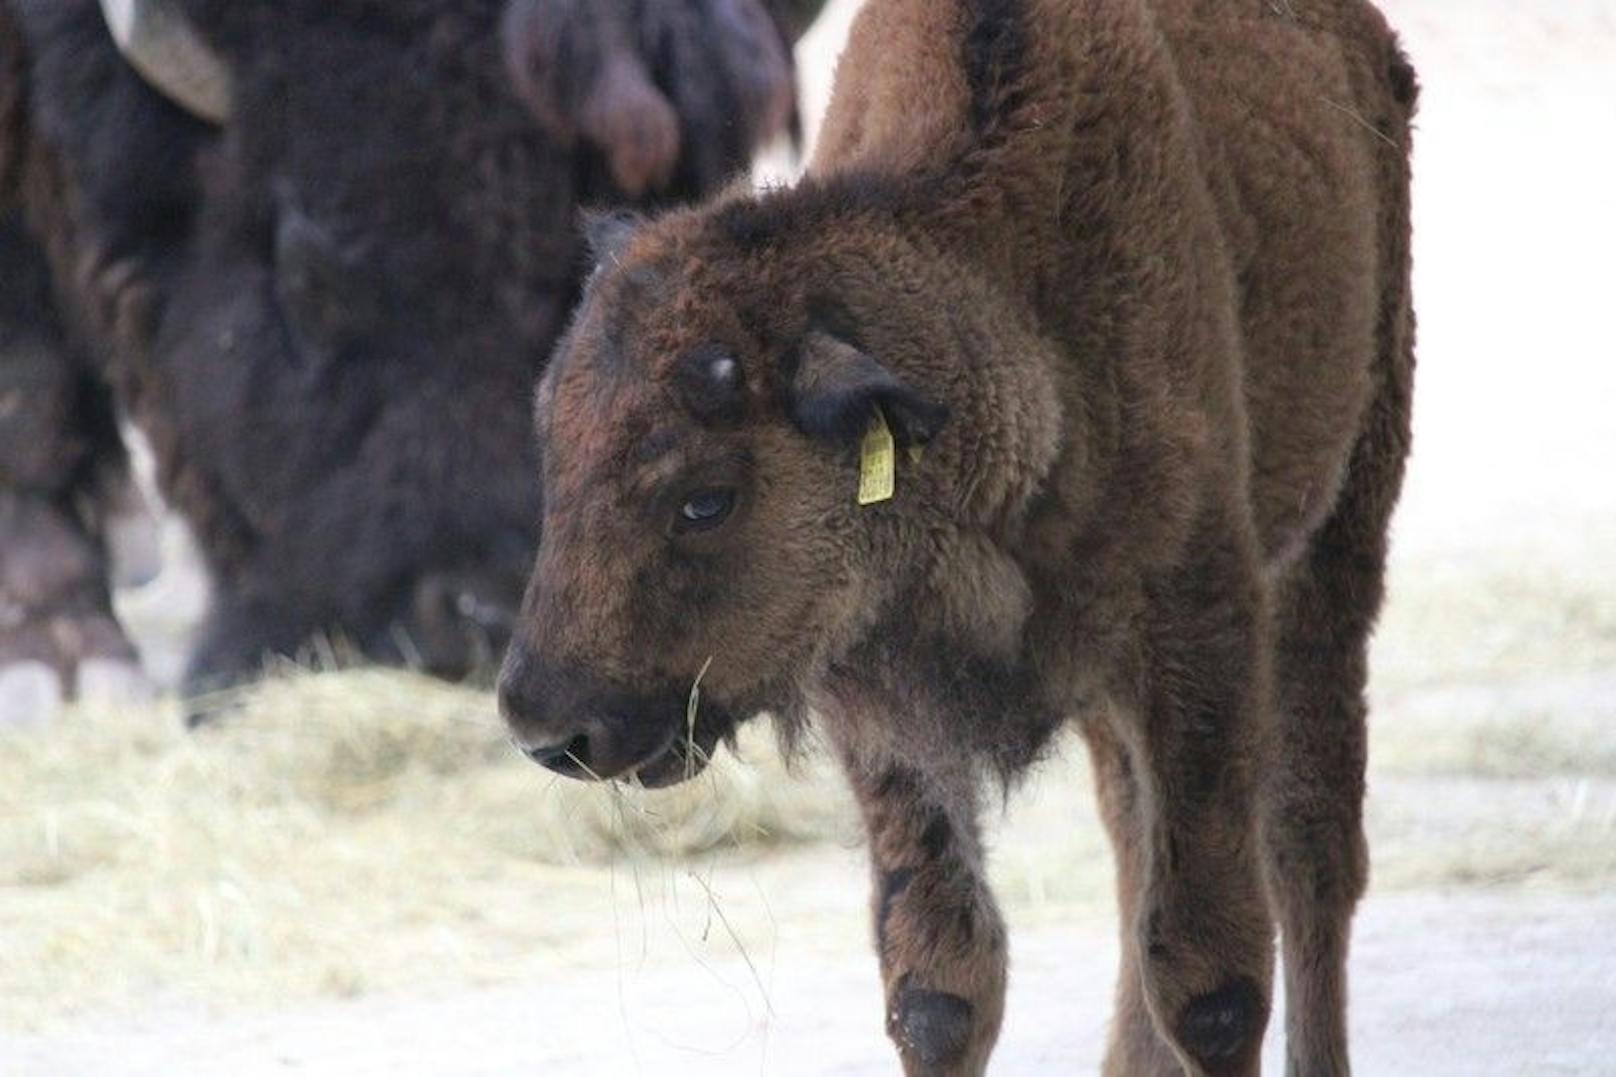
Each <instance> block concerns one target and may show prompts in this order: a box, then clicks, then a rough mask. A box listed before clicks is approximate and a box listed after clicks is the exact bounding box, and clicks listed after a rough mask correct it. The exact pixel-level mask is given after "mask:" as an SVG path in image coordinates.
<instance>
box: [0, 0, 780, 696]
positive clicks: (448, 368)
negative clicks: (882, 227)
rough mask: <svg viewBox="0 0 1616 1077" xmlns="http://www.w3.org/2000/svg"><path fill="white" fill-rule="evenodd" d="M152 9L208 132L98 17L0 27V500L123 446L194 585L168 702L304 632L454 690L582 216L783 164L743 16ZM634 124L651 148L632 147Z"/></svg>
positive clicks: (572, 284) (513, 496)
mask: <svg viewBox="0 0 1616 1077" xmlns="http://www.w3.org/2000/svg"><path fill="white" fill-rule="evenodd" d="M171 2H174V3H177V4H179V6H180V8H181V9H182V10H183V12H184V13H185V15H186V16H187V18H188V19H189V22H190V24H191V25H192V26H193V27H194V28H195V29H196V31H197V32H198V34H199V36H200V39H201V40H202V41H203V42H204V43H205V46H206V47H207V48H209V49H211V50H212V52H213V53H214V54H215V55H216V56H217V57H218V58H220V59H222V61H223V64H224V66H225V68H226V69H227V70H228V71H229V73H230V102H231V104H230V109H229V115H228V118H227V119H226V120H225V121H224V122H223V123H222V125H215V124H214V123H211V122H208V121H205V120H203V119H199V118H197V117H196V116H193V115H192V114H190V113H189V112H187V111H186V109H185V108H183V107H181V106H180V105H179V104H176V103H175V101H173V100H170V99H169V98H168V97H165V96H164V95H163V94H161V93H159V92H158V91H157V90H155V89H154V88H153V86H152V85H150V84H148V82H147V81H146V80H145V79H143V78H142V77H141V76H140V75H139V74H137V73H136V71H135V70H134V68H133V67H131V65H130V63H129V62H127V61H126V59H125V58H124V56H123V55H121V54H120V52H119V51H118V49H117V47H116V46H115V44H114V42H113V40H112V38H111V36H110V35H109V32H108V29H107V25H106V23H105V21H104V19H103V16H102V13H101V10H100V8H99V6H98V4H97V3H96V2H95V0H0V214H3V216H0V264H3V265H4V266H5V268H6V273H7V280H6V289H5V290H6V291H7V292H8V293H12V294H10V295H8V296H7V298H6V299H5V300H3V302H5V303H6V306H5V307H4V309H0V319H3V320H4V324H5V329H4V330H3V332H5V333H6V334H7V335H6V337H5V338H4V339H5V340H6V341H8V342H10V341H13V340H16V339H21V338H24V337H26V338H28V339H29V340H48V345H47V350H50V349H55V350H54V352H53V353H52V354H53V355H54V356H55V359H53V362H56V363H57V366H56V367H53V368H52V370H51V372H49V373H42V372H41V369H42V368H39V361H38V352H39V349H38V348H37V347H34V346H32V345H30V346H29V347H14V346H12V344H11V343H7V344H6V345H5V346H4V347H3V348H0V364H3V365H0V384H11V383H13V382H24V381H28V379H36V378H41V377H43V378H45V379H46V380H47V381H48V382H49V384H48V386H46V385H44V384H43V383H41V385H40V386H39V387H37V389H29V390H28V392H27V394H26V395H27V396H28V399H29V401H30V404H29V407H28V408H27V409H23V410H21V411H18V412H16V413H15V414H11V413H8V414H4V415H0V451H4V452H5V453H6V458H5V459H3V460H0V482H3V483H4V484H6V486H7V488H9V489H11V490H13V491H15V492H17V493H18V494H21V493H22V492H23V491H24V487H30V488H32V487H40V489H38V490H35V491H34V493H35V494H37V495H38V496H40V497H44V498H45V499H46V500H47V501H50V502H51V503H53V504H65V503H69V502H83V501H84V500H85V499H84V497H83V496H82V493H81V491H80V487H81V485H82V480H83V476H84V475H86V474H88V473H89V472H92V471H94V470H95V469H96V466H97V465H96V464H95V463H94V461H97V460H99V459H102V458H111V459H113V460H114V461H115V464H116V462H117V461H121V450H120V449H119V448H118V447H117V440H116V438H115V437H112V436H110V434H111V432H114V431H115V427H116V417H117V416H118V415H120V414H121V415H123V416H126V417H127V418H128V419H129V420H131V421H132V422H133V423H134V425H135V426H137V427H138V428H139V429H140V430H141V431H142V432H143V433H144V434H145V436H146V438H147V439H148V440H149V442H150V444H151V446H152V448H153V451H154V455H155V458H156V465H157V477H158V481H159V485H160V487H161V489H162V492H163V493H164V494H165V495H166V497H167V498H168V500H169V501H170V502H171V503H172V505H173V506H174V507H175V508H176V509H177V510H178V511H179V512H180V513H181V514H182V515H183V516H184V518H185V519H186V521H187V522H188V523H189V525H190V527H191V529H192V531H193V532H194V534H195V536H196V539H197V541H198V545H199V547H200V549H201V552H202V555H203V557H204V559H205V562H206V567H207V569H208V572H209V575H210V577H211V582H212V601H211V608H210V612H209V614H208V617H207V620H206V623H205V625H204V627H203V629H202V631H201V635H200V637H199V638H198V640H197V641H196V644H195V648H194V652H193V654H192V657H191V661H190V665H189V673H188V681H189V683H191V684H192V685H193V686H198V687H200V686H206V685H209V684H214V683H221V682H225V681H231V680H234V679H237V678H240V677H242V676H245V675H248V674H250V673H251V672H253V671H254V670H256V669H257V668H258V666H259V663H260V662H261V660H262V658H263V656H264V655H265V654H268V653H280V654H291V653H294V652H295V651H296V650H297V649H298V648H299V647H300V646H301V645H303V644H304V643H305V641H307V640H308V639H309V638H310V637H311V636H312V635H314V634H317V633H328V634H330V635H332V636H335V637H340V638H341V639H343V640H346V641H347V642H348V643H349V644H351V645H353V646H356V647H357V648H358V649H359V650H361V651H362V652H363V653H365V654H367V655H369V656H371V657H374V658H378V659H382V660H388V661H408V662H412V663H418V664H420V665H421V666H423V667H424V668H426V669H428V670H431V671H433V672H436V673H440V674H443V675H445V676H460V675H463V674H465V673H466V672H468V671H469V670H471V669H473V668H474V667H476V666H478V665H479V664H480V663H481V662H483V661H484V660H485V659H486V658H487V657H488V656H490V655H493V654H496V653H497V652H498V650H499V648H500V647H501V646H502V644H503V641H504V638H505V636H506V635H507V634H508V630H509V625H510V623H511V618H512V616H513V614H514V610H515V607H516V605H517V601H518V599H519V597H520V592H521V583H522V580H523V578H524V576H525V572H526V568H527V566H528V564H529V563H530V562H531V559H532V555H533V550H534V547H535V544H536V539H537V534H536V528H537V523H538V518H539V501H540V498H539V485H538V482H537V479H536V475H537V461H536V459H535V457H534V450H533V447H532V444H531V435H530V429H529V415H530V401H531V386H532V383H533V380H534V378H535V376H536V375H537V374H538V372H539V370H540V368H541V365H542V364H543V362H544V359H545V357H546V356H547V355H548V353H549V351H550V349H551V346H552V344H553V343H554V340H555V338H556V336H557V335H558V333H559V332H560V330H561V328H562V325H563V323H564V321H565V319H566V317H567V315H568V311H569V310H570V308H571V306H572V304H573V302H574V300H575V298H576V295H577V293H578V289H579V279H580V276H581V273H582V271H583V270H584V268H586V266H585V262H586V259H585V258H584V256H583V253H582V239H581V237H580V235H579V230H578V227H577V218H578V215H579V210H580V207H583V206H590V205H597V204H598V205H616V204H621V203H624V202H628V201H632V202H634V203H635V204H638V205H641V206H656V205H663V204H670V203H679V202H683V201H688V200H691V199H694V198H696V197H697V196H699V195H702V194H704V193H706V192H709V191H711V190H713V189H715V188H716V187H717V185H719V184H720V183H721V182H723V181H725V180H726V179H728V178H729V177H730V176H731V175H732V174H733V173H735V172H736V171H737V170H739V169H740V168H742V167H743V166H744V165H745V163H746V160H747V156H748V154H749V153H750V152H751V151H752V150H753V149H755V148H756V146H757V145H758V144H759V143H760V142H761V141H763V140H765V139H767V138H770V137H774V136H775V135H777V134H780V133H782V132H783V131H784V129H785V125H786V123H787V120H788V119H789V113H790V104H791V67H790V50H789V41H788V40H787V39H786V38H785V37H784V36H783V31H782V30H781V29H780V25H782V24H779V23H777V22H776V21H775V20H774V19H773V18H772V16H771V15H770V14H768V13H767V11H766V9H765V8H763V7H760V6H758V3H757V0H679V2H669V3H646V2H641V0H609V2H592V3H590V4H587V5H576V4H571V3H568V2H565V0H545V2H527V0H514V2H513V3H511V4H507V3H506V2H505V0H388V2H385V3H384V2H380V0H340V2H331V0H285V2H282V3H276V4H243V3H239V2H235V0H171ZM546 20H548V21H549V25H550V28H551V29H552V30H555V31H556V32H557V33H558V34H559V35H560V36H559V37H557V38H555V39H553V40H551V39H547V40H550V45H551V46H553V51H552V52H550V53H544V52H543V49H541V48H540V47H539V46H538V45H537V44H536V43H535V40H534V38H533V35H532V31H533V30H534V28H535V27H536V26H537V25H538V24H540V23H543V22H545V21H546ZM513 68H514V71H513ZM541 68H542V70H540V69H541ZM602 79H604V83H603V82H602ZM625 80H626V81H625ZM623 86H631V89H629V90H623V89H622V87H623ZM602 94H604V96H602ZM653 102H656V103H658V104H652V103H653ZM646 109H649V111H650V112H651V113H655V114H656V116H657V117H658V118H659V119H658V122H662V123H665V124H667V125H671V127H672V129H673V131H672V134H671V136H668V137H664V136H662V135H658V136H656V139H653V142H652V144H650V149H649V150H647V149H646V148H645V145H644V144H642V143H643V137H642V136H644V133H645V131H646V130H649V127H648V123H649V121H646V120H645V119H644V117H643V116H641V115H640V112H641V111H644V110H646ZM648 114H649V113H648ZM650 126H655V125H654V124H650ZM657 139H660V141H658V140H657ZM20 264H26V272H24V273H23V275H22V276H20V277H18V278H17V279H18V280H21V281H22V282H23V283H24V284H25V285H26V291H25V292H13V276H12V274H13V272H14V271H15V270H14V267H16V266H17V265H20ZM41 266H43V267H46V268H45V269H44V270H41V268H40V267H41ZM46 292H48V293H49V295H50V302H46V301H45V299H44V298H43V296H44V294H45V293H46ZM19 296H26V300H25V301H21V302H16V301H13V300H14V299H17V298H18V297H19ZM30 356H34V358H33V359H30V358H29V357H30ZM30 364H32V365H30ZM30 384H32V383H30ZM109 389H110V392H109ZM24 411H26V412H27V413H26V414H24V413H23V412H24ZM86 460H88V461H90V463H85V462H84V461H86ZM118 467H121V464H116V466H115V467H114V468H113V470H117V469H118ZM30 496H34V495H33V494H30ZM81 529H82V530H84V532H85V534H86V536H87V537H88V538H89V539H90V540H91V542H92V545H93V544H96V543H102V542H104V536H102V535H100V534H98V533H97V532H96V530H95V525H94V521H93V520H90V521H89V522H86V523H84V524H83V525H82V527H81ZM3 556H5V554H4V552H3V551H0V557H3ZM102 590H103V591H104V590H105V588H104V586H103V587H102Z"/></svg>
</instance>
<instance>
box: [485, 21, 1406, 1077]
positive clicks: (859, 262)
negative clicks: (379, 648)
mask: <svg viewBox="0 0 1616 1077" xmlns="http://www.w3.org/2000/svg"><path fill="white" fill-rule="evenodd" d="M1413 103H1414V76H1413V72H1412V70H1411V69H1410V68H1409V66H1408V64H1407V62H1406V60H1405V59H1404V58H1403V56H1402V54H1401V53H1400V51H1399V50H1398V47H1397V44H1396V41H1395V38H1394V37H1393V35H1392V34H1391V32H1390V31H1389V30H1388V29H1387V27H1386V24H1385V22H1384V20H1383V19H1382V18H1381V16H1380V15H1379V13H1378V12H1376V11H1375V10H1374V9H1373V8H1371V7H1370V6H1369V5H1368V4H1367V3H1363V2H1361V0H1330V2H1323V0H1317V2H1310V3H1306V4H1303V3H1297V4H1287V5H1270V4H1264V3H1259V2H1255V0H1254V2H1252V3H1250V4H1247V5H1243V6H1241V5H1207V4H1202V3H1196V2H1193V0H1099V2H1095V3H1089V4H1069V3H1063V2H1060V0H947V2H937V0H871V3H869V4H868V6H867V7H866V8H865V9H864V11H863V12H862V14H861V15H860V16H859V19H858V22H857V23H856V24H855V27H854V31H853V35H852V40H851V44H850V46H849V49H848V52H847V53H846V55H845V57H844V59H843V61H842V64H841V67H840V69H839V71H838V77H837V87H836V92H835V96H834V99H833V101H832V104H831V109H830V113H829V116H828V119H827V122H826V126H825V133H824V135H823V140H822V143H821V145H820V148H819V151H818V154H817V156H816V158H815V161H814V163H813V166H812V168H811V170H810V174H809V176H808V177H807V178H806V179H805V180H804V181H803V182H802V183H801V184H799V185H798V186H797V187H796V188H794V189H792V190H789V191H778V192H769V193H765V194H762V195H750V194H746V193H739V192H737V193H732V194H731V195H730V196H729V197H727V198H724V199H721V200H719V201H718V202H716V203H713V204H711V205H709V206H706V207H704V208H701V209H698V210H694V211H686V212H682V213H676V214H672V215H669V216H666V217H663V218H661V219H659V220H657V221H655V222H653V223H650V224H645V225H635V224H633V223H632V222H630V223H624V222H621V221H619V222H615V224H614V225H613V227H611V228H609V229H607V230H606V233H607V234H606V236H605V238H604V240H603V242H602V243H601V249H600V255H601V259H600V260H601V268H600V269H599V270H598V271H597V273H596V276H595V278H594V279H593V280H592V282H591V283H590V285H589V286H588V287H587V288H586V291H585V298H584V302H583V305H582V307H581V309H580V312H579V315H578V317H577V319H576V321H575V324H574V326H573V328H572V329H571V330H570V332H569V334H568V336H567V337H566V338H565V339H564V340H563V342H562V344H561V346H560V348H559V350H558V352H557V355H556V358H555V360H554V362H553V364H552V366H551V368H550V370H549V371H548V373H547V374H546V377H545V379H544V381H543V383H542V384H541V387H540V394H539V406H538V421H539V431H540V439H541V443H542V445H543V459H544V468H545V490H546V495H545V496H546V503H545V513H544V518H545V524H544V537H543V541H542V544H541V548H540V551H539V557H538V563H537V565H536V567H535V571H534V575H533V578H532V581H531V583H530V586H529V591H528V596H527V600H526V604H525V606H524V611H523V618H522V622H521V625H520V627H519V629H518V632H517V639H516V642H515V644H514V645H513V647H512V650H511V653H510V656H509V658H508V660H507V665H506V672H505V675H504V678H503V683H502V698H503V703H504V706H505V710H506V713H507V716H508V718H509V720H510V722H511V724H512V727H513V730H514V732H515V734H516V736H517V738H518V740H519V741H520V742H521V743H522V744H523V745H524V746H525V747H527V748H528V749H529V751H530V753H531V754H534V755H535V757H536V758H538V759H540V760H541V761H542V762H545V763H546V764H547V765H551V766H554V767H556V768H557V769H562V770H564V771H568V772H571V773H579V774H581V773H586V772H588V773H594V774H595V775H596V776H598V777H611V776H614V775H617V774H624V773H629V772H634V771H636V770H638V772H640V773H642V774H645V773H649V774H651V776H652V777H653V778H655V779H657V780H666V779H667V778H668V775H669V774H670V773H671V772H673V771H675V770H676V769H677V765H678V764H679V763H680V762H681V759H680V756H681V754H682V756H683V760H682V761H683V763H684V766H685V768H686V769H687V770H688V769H690V767H691V766H692V760H694V761H695V762H699V758H700V756H701V754H702V753H703V752H704V751H705V750H708V749H710V747H711V745H712V744H713V743H714V742H715V741H716V740H717V739H718V738H719V737H721V736H722V735H723V734H724V733H725V732H727V730H728V728H729V727H730V725H731V724H732V718H731V716H745V715H747V714H751V713H755V712H757V711H759V710H765V709H767V710H772V711H774V712H775V713H776V714H777V715H779V716H781V717H782V719H783V720H784V721H785V723H786V724H787V726H788V728H789V727H791V726H793V725H795V724H796V723H800V722H801V721H802V720H803V719H804V716H805V715H806V714H807V713H809V712H810V711H812V712H814V713H816V714H817V716H818V719H819V722H820V725H821V727H822V728H823V731H824V732H825V734H826V736H827V737H828V739H829V740H830V741H831V742H832V743H833V744H834V745H835V747H836V748H837V750H838V752H839V754H840V755H841V757H842V759H843V760H844V763H845V765H846V769H847V773H848V776H849V778H850V780H851V782H852V785H853V788H854V790H855V793H856V795H857V797H858V800H859V803H860V805H861V807H862V810H863V813H864V817H865V820H866V823H867V826H868V829H869V834H870V845H871V856H872V861H873V865H874V877H875V890H876V893H875V900H874V913H875V920H876V941H877V947H878V951H879V955H880V959H881V968H882V975H883V980H884V983H885V985H886V990H887V1001H888V1028H889V1031H890V1033H891V1035H892V1037H893V1040H894V1042H895V1044H896V1045H897V1047H898V1050H899V1054H900V1056H901V1058H902V1060H903V1065H904V1068H905V1071H906V1072H908V1073H911V1074H918V1073H926V1074H969V1073H979V1072H981V1071H982V1070H983V1068H984V1067H985V1065H986V1061H987V1058H988V1056H989V1054H990V1052H991V1050H992V1046H993V1043H994V1040H995V1038H996V1036H997V1034H998V1027H999V1021H1000V1017H1001V1014H1002V1010H1003V992H1004V982H1005V968H1006V965H1005V960H1006V959H1005V955H1006V943H1005V933H1004V929H1003V926H1002V923H1001V921H1000V919H999V916H998V913H997V911H996V909H995V906H994V902H993V899H992V896H991V894H990V893H989V891H988V889H987V886H986V883H985V875H984V870H983V853H982V848H981V843H980V840H979V838H978V834H977V823H976V811H975V803H976V797H977V791H978V789H979V786H980V782H981V779H982V778H983V776H984V774H992V775H996V776H999V777H1002V778H1009V777H1012V776H1014V775H1015V774H1016V773H1018V772H1019V771H1021V770H1022V769H1024V768H1025V767H1026V766H1027V765H1028V764H1029V763H1030V762H1031V761H1032V760H1034V759H1035V758H1036V757H1037V756H1038V754H1039V753H1040V751H1041V750H1043V749H1044V747H1045V746H1046V745H1047V744H1048V742H1049V740H1050V737H1051V736H1052V734H1053V733H1054V732H1055V730H1056V729H1057V728H1058V727H1059V726H1060V725H1062V724H1063V723H1065V722H1068V721H1072V722H1076V723H1077V724H1078V726H1079V728H1080V729H1081V730H1082V732H1083V733H1084V735H1085V737H1086V739H1087V741H1088V743H1089V745H1090V748H1091V755H1092V761H1093V765H1094V769H1095V772H1096V775H1097V779H1098V786H1099V791H1100V798H1101V803H1102V809H1103V816H1104V818H1105V821H1106V825H1107V828H1108V830H1109V832H1110V834H1111V836H1112V839H1113V843H1114V845H1115V848H1116V854H1117V858H1118V861H1119V868H1120V870H1119V873H1118V874H1119V887H1120V895H1119V896H1120V906H1121V910H1122V917H1123V924H1122V934H1123V958H1124V960H1123V970H1122V975H1121V979H1120V981H1119V985H1118V990H1117V1015H1116V1020H1115V1023H1114V1025H1113V1034H1112V1042H1111V1046H1110V1051H1109V1055H1108V1059H1107V1063H1106V1068H1107V1072H1110V1073H1128V1074H1133V1073H1178V1072H1187V1073H1193V1074H1249V1073H1254V1072H1256V1070H1257V1067H1258V1056H1259V1051H1260V1046H1261V1041H1262V1037H1263V1033H1264V1030H1265V1027H1266V1024H1267V1020H1268V1013H1269V1005H1270V1002H1269V1000H1270V995H1271V980H1272V964H1273V953H1272V942H1271V933H1272V925H1273V923H1274V921H1275V920H1277V922H1278V926H1279V928H1280V931H1281V934H1282V939H1283V953H1284V964H1285V976H1286V991H1287V995H1288V998H1289V1000H1290V1005H1289V1017H1288V1028H1287V1052H1288V1059H1289V1070H1290V1071H1291V1072H1292V1073H1294V1074H1309V1075H1311V1074H1340V1073H1345V1072H1346V1071H1347V1069H1348V1061H1347V1045H1346V1037H1345V959H1346V947H1347V938H1348V929H1349V922H1350V918H1351V914H1352V910H1353V907H1354V905H1355V903H1356V901H1357V898H1358V896H1359V895H1360V893H1361V892H1362V889H1363V886H1364V882H1365V878H1366V872H1367V854H1366V849H1365V845H1364V840H1363V835H1362V827H1361V803H1362V795H1363V766H1364V701H1363V700H1364V685H1365V679H1366V675H1367V670H1366V660H1365V654H1366V646H1367V639H1368V636H1369V633H1370V630H1371V627H1372V623H1373V620H1374V616H1375V613H1376V610H1377V609H1378V606H1379V603H1380V597H1381V581H1382V574H1383V565H1384V559H1385V543H1386V526H1387V521H1388V518H1389V516H1390V513H1391V510H1392V506H1393V504H1394V502H1395V500H1396V497H1397V492H1398V488H1399V486H1400V483H1401V478H1402V470H1403V461H1404V459H1405V457H1406V454H1407V450H1408V441H1409V406H1410V389H1411V382H1412V373H1413V355H1412V348H1413V315H1412V311H1411V306H1410V297H1409V288H1408V271H1409V266H1408V234H1409V223H1408V149H1409V121H1410V117H1411V113H1412V109H1413ZM714 357H717V360H716V361H715V358H714ZM725 363H729V364H732V366H729V365H724V364H725ZM692 370H694V371H695V373H694V374H692ZM704 374H705V378H706V381H705V383H703V375H704ZM692 380H694V382H695V384H696V386H697V391H695V392H692V390H691V388H690V386H691V383H692ZM726 394H728V395H726ZM714 398H717V399H718V400H719V401H720V403H721V404H722V407H719V408H714V407H713V406H712V402H713V399H714ZM877 414H879V415H880V416H881V417H882V418H883V419H884V421H885V422H886V423H887V424H888V426H889V427H890V428H891V430H892V432H893V435H894V438H895V441H896V443H897V449H898V451H897V465H896V493H895V496H894V497H893V498H892V499H890V500H887V501H881V502H877V503H875V504H871V505H867V506H860V505H859V504H857V497H856V491H857V489H858V486H859V472H860V464H859V442H860V439H861V437H862V435H863V432H864V430H865V428H866V425H867V423H868V422H869V421H870V420H871V417H872V416H873V415H877ZM910 449H922V450H923V451H920V452H917V453H911V452H910V451H908V450H910ZM715 505H716V506H721V507H723V508H724V509H725V511H723V512H715V511H713V510H714V506H715ZM692 521H698V523H694V524H693V523H692ZM698 675H699V677H700V688H701V695H700V698H701V706H700V709H699V711H698V713H697V716H696V718H695V720H694V722H693V723H692V724H691V726H690V727H689V728H688V729H687V728H686V725H685V723H686V712H685V703H686V700H687V699H688V697H689V689H690V685H691V684H692V682H693V681H694V680H696V679H697V677H698ZM686 740H688V741H689V742H690V745H691V746H690V747H686V748H682V749H681V748H680V746H679V745H680V744H681V743H682V742H683V741H686ZM592 761H601V762H603V763H604V764H605V765H603V766H600V767H595V766H592V765H591V766H583V765H575V764H580V763H590V762H592ZM569 767H570V771H569Z"/></svg>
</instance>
